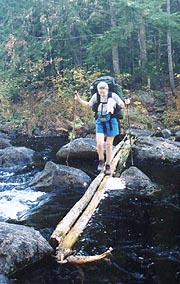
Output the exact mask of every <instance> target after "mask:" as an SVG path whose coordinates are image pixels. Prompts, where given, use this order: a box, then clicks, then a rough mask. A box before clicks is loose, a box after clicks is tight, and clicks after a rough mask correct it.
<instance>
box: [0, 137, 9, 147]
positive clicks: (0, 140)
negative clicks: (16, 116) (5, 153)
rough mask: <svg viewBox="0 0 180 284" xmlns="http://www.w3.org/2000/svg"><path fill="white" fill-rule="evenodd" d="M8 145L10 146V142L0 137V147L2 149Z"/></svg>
mask: <svg viewBox="0 0 180 284" xmlns="http://www.w3.org/2000/svg"><path fill="white" fill-rule="evenodd" d="M10 146H11V144H10V141H9V139H6V138H2V137H0V149H4V148H6V147H10Z"/></svg>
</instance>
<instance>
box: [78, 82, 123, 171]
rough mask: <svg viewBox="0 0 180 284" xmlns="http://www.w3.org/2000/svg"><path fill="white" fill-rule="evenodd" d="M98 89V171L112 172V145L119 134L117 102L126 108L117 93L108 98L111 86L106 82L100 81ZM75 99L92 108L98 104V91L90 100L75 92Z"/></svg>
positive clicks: (96, 116)
mask: <svg viewBox="0 0 180 284" xmlns="http://www.w3.org/2000/svg"><path fill="white" fill-rule="evenodd" d="M97 91H98V94H99V95H100V103H99V105H98V106H97V112H96V115H95V118H96V142H97V152H98V156H99V164H98V168H97V170H98V171H101V170H103V169H104V166H105V174H106V175H110V174H111V168H110V162H111V155H112V147H113V141H114V137H115V136H116V135H118V134H119V126H118V121H117V118H116V117H115V115H114V110H115V106H116V104H117V105H119V106H120V107H121V108H125V104H124V102H123V100H121V99H120V97H119V96H118V95H117V94H116V93H112V94H111V98H108V93H109V86H108V84H107V83H106V82H103V81H102V82H100V83H99V84H98V85H97ZM75 99H76V100H78V101H79V102H80V103H81V104H82V105H83V106H84V107H87V108H92V109H93V107H95V105H96V104H97V93H95V94H94V95H93V96H92V97H91V99H90V101H89V102H87V101H85V100H83V99H82V98H81V97H80V96H79V94H78V93H77V92H76V93H75ZM113 115H114V116H113ZM105 137H106V163H105V161H104V147H103V145H104V140H105Z"/></svg>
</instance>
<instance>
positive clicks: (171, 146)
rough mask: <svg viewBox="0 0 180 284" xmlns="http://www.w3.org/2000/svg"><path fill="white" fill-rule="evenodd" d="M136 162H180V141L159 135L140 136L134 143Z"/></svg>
mask: <svg viewBox="0 0 180 284" xmlns="http://www.w3.org/2000/svg"><path fill="white" fill-rule="evenodd" d="M132 150H133V158H134V162H135V163H137V164H138V163H144V162H145V163H147V162H148V163H152V164H154V163H155V164H162V165H174V166H175V165H179V164H180V143H179V142H174V141H170V140H167V139H164V138H157V137H140V138H138V139H137V140H136V142H135V144H133V145H132Z"/></svg>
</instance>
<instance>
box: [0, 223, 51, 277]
mask: <svg viewBox="0 0 180 284" xmlns="http://www.w3.org/2000/svg"><path fill="white" fill-rule="evenodd" d="M52 252H53V249H52V247H51V246H50V244H49V243H48V242H47V241H46V240H45V239H44V238H43V237H42V236H41V234H40V233H39V232H38V231H36V230H34V229H33V228H30V227H26V226H22V225H15V224H8V223H3V222H0V273H1V274H4V275H6V276H10V275H12V274H14V273H16V272H17V271H19V270H21V269H23V268H25V267H27V266H28V265H30V264H32V263H35V262H37V261H39V260H41V259H43V258H44V257H45V256H46V255H50V254H51V253H52Z"/></svg>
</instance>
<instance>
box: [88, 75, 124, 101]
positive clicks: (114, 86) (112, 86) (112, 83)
mask: <svg viewBox="0 0 180 284" xmlns="http://www.w3.org/2000/svg"><path fill="white" fill-rule="evenodd" d="M102 81H103V82H106V83H107V84H108V86H109V92H113V93H116V94H117V95H118V96H119V97H120V98H121V99H123V92H122V88H121V86H120V85H118V83H117V82H116V80H115V79H114V78H113V77H111V76H102V77H99V78H97V79H96V80H95V81H93V82H92V83H91V85H90V92H91V95H94V94H95V93H97V85H98V84H99V83H100V82H102Z"/></svg>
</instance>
